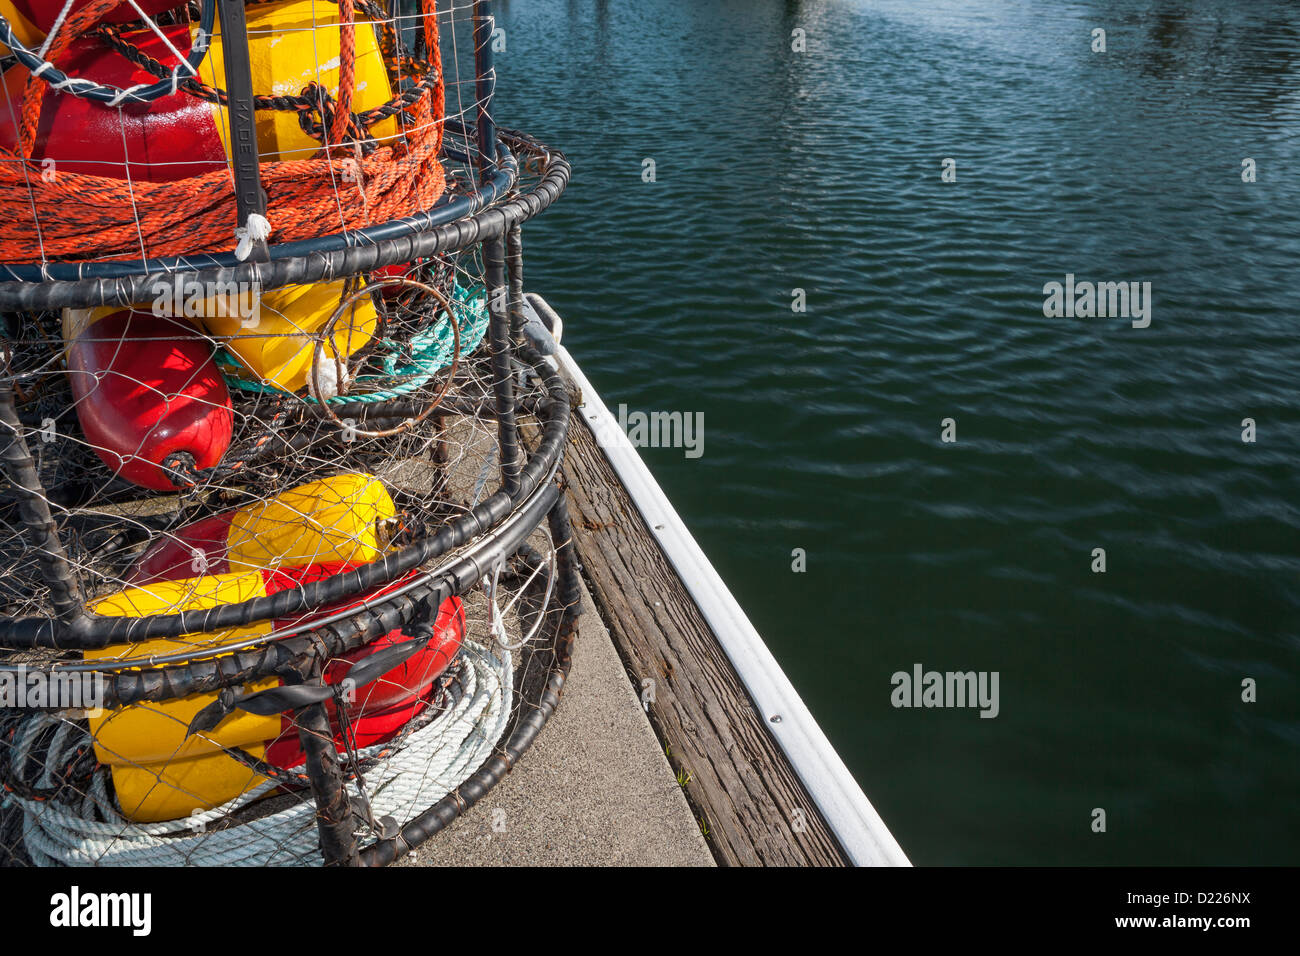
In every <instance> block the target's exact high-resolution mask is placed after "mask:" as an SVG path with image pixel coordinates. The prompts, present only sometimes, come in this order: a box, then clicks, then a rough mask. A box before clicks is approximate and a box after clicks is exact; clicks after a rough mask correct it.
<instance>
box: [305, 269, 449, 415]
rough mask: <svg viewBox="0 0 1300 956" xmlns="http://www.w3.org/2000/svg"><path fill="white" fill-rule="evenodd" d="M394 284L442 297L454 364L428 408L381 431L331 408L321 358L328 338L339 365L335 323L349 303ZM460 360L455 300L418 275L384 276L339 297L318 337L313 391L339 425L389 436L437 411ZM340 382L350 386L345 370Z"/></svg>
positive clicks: (312, 376) (439, 301)
mask: <svg viewBox="0 0 1300 956" xmlns="http://www.w3.org/2000/svg"><path fill="white" fill-rule="evenodd" d="M394 285H401V286H411V287H412V288H415V289H418V290H420V291H421V292H426V293H428V294H429V295H431V296H433V297H434V298H435V299H437V300H438V303H439V304H440V305H441V306H442V310H443V311H444V312H445V313H446V314H447V321H448V322H450V323H451V334H452V353H451V365H450V366H449V367H448V369H447V380H446V381H445V382H443V384H442V388H440V389H439V390H438V394H437V395H435V396H434V397H433V401H432V402H430V403H429V405H428V407H427V408H425V410H424V411H422V412H421V413H420V414H419V415H417V416H415V417H414V418H408V419H406V420H405V421H404V422H401V423H400V424H398V425H395V426H393V427H392V428H385V429H382V430H380V431H368V430H366V429H363V428H357V427H356V426H355V425H347V424H345V423H344V422H343V420H342V419H340V418H339V417H338V415H336V414H335V413H334V410H333V409H332V408H330V405H329V402H328V400H326V399H322V398H321V397H320V379H319V377H318V376H319V375H320V361H321V358H322V357H323V355H324V348H325V343H326V342H328V343H329V344H330V347H331V350H332V351H333V353H334V361H335V363H336V365H337V363H338V362H340V356H339V352H338V346H337V345H335V343H334V325H335V323H336V322H338V320H339V319H340V318H342V316H343V313H344V312H346V311H347V309H348V307H349V306H351V305H352V303H354V302H356V301H357V300H358V299H360V298H361V297H362V296H368V295H370V293H372V292H374V291H375V290H377V289H382V288H385V287H388V286H394ZM459 363H460V323H459V322H457V321H456V312H455V310H454V309H453V308H452V305H451V303H450V302H448V301H447V297H446V296H444V295H443V294H442V293H441V292H439V291H438V290H437V289H435V288H433V286H430V285H426V284H425V283H423V282H419V281H417V280H415V279H408V278H406V277H405V276H390V277H388V278H385V279H380V280H379V281H378V282H369V283H366V284H365V285H363V286H361V288H359V289H357V290H356V291H355V292H353V293H352V294H350V295H345V296H344V297H343V298H342V299H341V300H340V301H339V304H338V306H337V308H335V309H334V313H333V314H332V315H331V316H330V317H329V319H328V320H326V322H325V325H324V327H323V329H322V332H321V337H320V338H319V339H317V341H316V347H315V348H314V349H313V350H312V363H311V385H312V391H313V392H314V393H315V395H316V401H317V403H318V404H319V407H320V408H322V409H323V410H324V411H325V415H326V417H328V418H329V419H330V420H332V421H333V422H334V424H335V425H338V426H339V428H341V429H343V430H345V431H350V432H351V433H352V434H354V435H361V436H362V437H364V438H388V437H390V436H392V435H400V434H401V433H402V432H404V431H406V430H407V429H409V428H414V427H415V426H416V425H418V424H420V422H422V421H424V420H425V419H426V418H428V417H429V416H430V415H431V414H433V410H434V409H435V408H437V407H438V406H439V405H441V404H442V400H443V399H444V398H445V397H446V395H447V390H448V389H450V388H451V383H452V380H453V379H455V377H456V368H457V366H458V364H459ZM340 372H341V369H340ZM338 382H339V387H340V389H342V388H346V382H344V380H343V375H342V374H339V376H338ZM341 394H343V393H342V392H340V395H341Z"/></svg>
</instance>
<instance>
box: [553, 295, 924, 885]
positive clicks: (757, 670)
mask: <svg viewBox="0 0 1300 956" xmlns="http://www.w3.org/2000/svg"><path fill="white" fill-rule="evenodd" d="M539 298H540V297H539ZM554 358H556V359H557V360H558V364H559V367H560V369H561V370H562V371H563V372H564V374H565V375H567V376H569V378H570V379H572V380H573V382H574V384H575V385H577V386H578V388H580V389H581V390H582V401H581V403H580V404H579V405H578V407H577V409H576V411H577V413H578V414H579V415H581V416H582V418H583V419H584V420H585V421H586V422H587V424H588V425H589V426H591V430H592V432H593V434H594V435H595V436H596V441H597V442H598V443H599V445H600V446H601V448H602V449H603V450H604V452H605V457H606V458H607V459H608V461H609V463H610V466H611V467H612V468H613V469H614V471H615V472H616V473H617V474H618V476H619V478H620V479H621V480H622V482H623V485H624V487H625V488H627V493H628V495H629V496H630V497H631V499H632V501H633V503H634V504H635V505H636V507H637V510H639V511H640V512H641V516H642V517H643V518H644V519H645V521H646V524H647V525H648V526H649V528H650V529H651V530H650V533H651V534H653V535H654V536H655V537H656V538H657V539H658V541H659V546H660V547H661V548H662V549H663V552H664V554H665V555H667V557H668V560H669V561H670V562H672V565H673V567H674V568H676V570H677V574H678V575H679V576H680V577H681V579H682V583H684V584H685V585H686V589H687V591H689V592H690V594H691V597H692V598H694V599H695V603H696V605H697V606H698V607H699V609H700V613H701V614H703V615H704V619H705V621H707V622H708V624H709V627H710V628H711V629H712V630H713V633H714V635H715V636H716V637H717V639H718V643H719V644H720V645H721V646H722V649H723V651H724V652H725V653H726V655H727V657H728V658H729V659H730V661H731V665H732V666H733V667H734V668H735V669H736V673H737V674H738V675H739V676H740V680H741V682H742V683H743V684H744V685H745V689H746V690H747V691H749V695H750V697H752V698H753V700H754V703H755V704H756V705H757V707H758V711H759V714H760V715H761V717H762V718H763V722H764V724H765V725H766V726H767V729H768V730H769V731H770V732H771V734H772V736H773V737H774V738H775V739H776V742H777V744H778V745H779V746H780V747H781V750H782V751H784V753H785V755H786V758H787V759H788V760H789V761H790V764H791V766H792V767H793V768H794V771H795V773H796V774H798V776H799V779H800V780H801V781H802V782H803V785H804V786H805V787H806V788H807V790H808V793H809V794H810V795H811V796H812V798H813V802H814V803H816V804H817V809H818V810H819V811H820V812H821V815H822V817H823V819H825V820H826V823H827V824H828V825H829V826H830V828H831V831H832V832H833V833H834V834H835V837H836V839H838V840H839V842H840V845H841V846H843V847H844V850H845V852H846V853H847V854H848V856H849V859H850V860H851V861H852V862H853V863H854V864H855V865H858V866H911V863H910V861H909V860H908V859H907V856H906V854H904V853H903V848H902V847H900V846H899V845H898V841H897V840H895V839H894V835H893V834H892V833H890V832H889V828H888V827H887V826H886V825H885V821H884V820H882V819H881V818H880V814H879V813H877V812H876V808H875V807H873V806H872V805H871V801H869V800H868V799H867V795H866V794H865V793H863V792H862V788H861V787H860V786H858V783H857V781H856V780H854V779H853V775H852V774H851V773H849V769H848V767H846V766H844V761H843V760H841V759H840V756H839V754H837V753H836V752H835V748H833V747H832V746H831V743H830V741H829V740H827V739H826V735H825V734H824V733H822V729H821V728H820V727H819V726H817V721H816V720H814V719H813V715H812V713H811V712H809V710H808V708H807V706H806V705H805V704H804V702H803V700H802V699H801V698H800V697H799V693H798V691H796V690H795V689H794V686H793V685H792V684H791V683H790V679H789V678H788V677H786V676H785V672H784V671H782V670H781V665H780V664H778V663H777V662H776V658H775V657H773V656H772V652H771V651H770V650H768V648H767V645H766V644H764V643H763V639H762V638H761V637H760V636H759V634H758V631H756V630H755V629H754V625H753V624H751V623H750V622H749V618H748V617H746V616H745V612H744V610H742V609H741V607H740V605H739V604H737V603H736V599H735V598H734V597H732V595H731V592H730V591H729V590H727V585H726V584H725V583H723V580H722V578H721V577H720V576H719V575H718V572H717V571H716V570H715V569H714V567H713V565H712V564H711V563H710V562H709V559H708V558H707V557H705V554H704V552H703V551H702V550H700V546H699V545H698V544H696V542H695V538H693V537H692V536H691V533H690V531H689V530H687V528H686V525H685V524H684V523H683V522H682V519H681V517H680V516H679V515H678V514H677V511H676V509H674V508H673V506H672V503H671V502H670V501H669V500H668V498H667V496H665V495H664V493H663V489H661V488H660V487H659V483H658V482H656V481H655V479H654V476H653V475H652V474H650V469H649V468H647V467H646V464H645V462H644V461H642V460H641V456H640V455H639V454H638V453H637V450H636V448H635V447H633V445H632V443H631V441H630V440H629V439H628V437H627V435H626V434H624V432H623V430H622V429H621V428H619V426H618V421H617V420H616V419H615V418H614V416H613V415H612V414H611V413H610V411H609V409H608V408H607V407H606V406H605V403H604V402H603V401H602V400H601V398H600V395H599V394H598V393H597V391H596V389H595V388H594V387H593V386H592V384H591V382H590V381H589V380H588V379H587V376H586V375H584V374H583V373H582V369H580V368H579V367H578V365H577V363H576V362H574V360H573V356H571V355H570V354H569V351H568V349H566V348H564V346H558V347H557V348H556V351H555V354H554ZM773 717H777V718H779V720H777V721H773V719H772V718H773ZM785 809H786V810H787V811H788V812H792V811H793V810H794V809H795V808H793V807H791V808H785Z"/></svg>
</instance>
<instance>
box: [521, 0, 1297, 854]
mask: <svg viewBox="0 0 1300 956" xmlns="http://www.w3.org/2000/svg"><path fill="white" fill-rule="evenodd" d="M500 8H501V9H500V16H499V23H500V25H501V26H502V27H504V28H505V30H506V36H507V51H506V52H505V53H503V54H501V55H500V57H499V72H500V77H501V86H500V91H499V109H498V116H499V118H500V120H501V122H503V123H505V124H507V125H518V126H522V127H526V128H527V129H528V130H530V131H531V132H533V133H535V134H536V135H538V136H539V137H541V138H543V139H544V140H545V141H546V142H548V143H551V144H553V145H555V146H557V147H559V148H561V149H563V150H565V151H566V152H567V154H568V155H569V157H570V158H571V159H572V161H573V163H574V166H575V168H576V178H575V180H574V182H573V185H572V186H571V188H570V189H569V192H568V193H567V195H566V196H565V197H564V199H563V200H562V201H561V202H560V203H559V205H557V206H556V207H555V208H554V209H553V210H552V211H551V212H549V213H548V214H547V215H546V216H545V217H544V218H543V219H542V220H541V221H539V222H538V223H537V224H535V225H534V226H532V227H531V228H530V229H529V230H528V232H527V233H526V242H527V249H528V255H529V263H530V264H529V271H528V280H529V285H530V287H531V288H533V289H536V290H538V291H541V292H542V293H544V294H545V295H546V296H547V297H548V299H549V300H550V301H551V302H552V304H554V305H555V307H556V308H557V309H558V310H559V311H560V312H561V314H563V315H564V317H565V319H566V344H567V345H568V347H569V349H570V350H571V351H572V352H573V354H574V355H575V357H577V359H578V360H579V361H580V362H581V363H582V365H583V367H584V369H585V370H586V371H587V373H588V374H589V375H590V376H591V378H592V379H593V380H594V382H595V383H596V385H597V387H598V388H599V389H600V391H601V393H602V395H603V397H604V398H605V400H606V402H608V403H609V404H610V405H611V407H617V405H618V404H619V403H626V404H627V406H628V407H629V408H631V409H634V410H637V409H639V410H645V411H654V410H664V411H668V410H680V411H687V412H702V413H703V414H704V423H705V444H704V454H703V456H702V457H700V458H698V459H687V458H686V457H684V455H683V452H682V451H681V450H672V449H646V450H645V451H644V455H645V457H646V458H647V460H648V461H649V463H650V466H651V468H652V469H653V470H654V472H655V474H656V476H657V477H658V478H659V480H660V482H661V483H662V484H663V486H664V488H665V490H666V491H667V493H668V495H669V497H670V498H671V499H672V500H673V501H674V503H675V504H676V506H677V507H678V509H679V510H680V512H681V513H682V515H683V517H684V518H685V520H686V521H687V523H688V524H689V526H690V527H691V529H692V531H693V532H694V533H695V535H696V536H697V538H698V539H699V541H700V543H701V545H702V546H703V547H704V549H705V551H706V552H707V553H708V555H709V556H710V558H711V559H712V560H713V562H714V563H715V565H716V566H717V568H718V570H719V571H720V572H721V574H722V576H723V578H724V579H725V580H726V581H727V582H728V583H729V585H730V586H731V588H732V590H733V591H734V593H735V594H736V596H737V598H738V599H739V600H740V603H741V604H742V605H743V606H744V607H745V609H746V610H747V611H748V613H749V615H750V617H751V618H752V619H753V621H754V623H755V625H756V626H757V627H758V629H759V631H760V632H761V633H762V634H763V635H764V637H765V639H766V641H767V643H768V644H769V645H770V646H771V648H772V650H773V651H774V653H775V654H776V655H777V657H778V658H779V659H780V661H781V663H782V664H783V666H784V667H785V669H786V671H787V672H788V674H789V675H790V677H791V679H792V680H793V682H794V683H795V685H796V686H797V687H798V688H799V690H800V691H801V693H802V694H803V696H804V698H805V699H806V700H807V702H808V704H809V706H810V707H811V708H812V710H813V712H814V714H815V715H816V716H817V718H818V720H819V721H820V722H821V724H822V726H823V727H824V728H825V730H826V732H827V734H828V735H829V736H830V738H831V740H832V741H833V743H834V744H835V746H836V747H837V748H838V750H839V752H840V753H841V754H842V755H843V757H844V759H845V761H846V762H847V763H848V764H849V766H850V768H851V769H852V770H853V772H854V773H855V775H856V776H857V777H858V779H859V781H860V782H861V783H862V785H863V788H864V789H865V790H866V792H867V794H868V796H869V797H870V798H871V800H872V801H873V802H874V804H875V805H876V807H877V808H878V809H879V810H880V812H881V814H882V815H883V816H884V818H885V820H886V822H887V823H888V824H889V825H890V826H891V828H892V829H893V830H894V832H895V834H896V835H897V837H898V839H899V841H900V842H901V843H902V845H903V847H904V849H905V850H906V851H907V852H908V854H909V855H910V856H911V858H912V859H913V861H915V862H917V863H1038V864H1052V863H1133V864H1138V863H1144V864H1146V863H1149V864H1162V863H1193V864H1195V863H1207V864H1208V863H1216V864H1240V863H1292V864H1294V863H1300V814H1298V813H1297V810H1296V806H1297V800H1298V798H1300V680H1298V678H1297V660H1298V658H1300V587H1298V585H1300V538H1298V536H1297V532H1298V531H1300V497H1298V495H1297V492H1300V480H1298V475H1300V401H1298V399H1300V328H1298V327H1297V321H1298V316H1300V289H1298V283H1300V126H1298V125H1297V124H1298V123H1300V5H1297V4H1294V3H1288V2H1282V0H1278V2H1262V0H1261V2H1251V0H1236V2H1233V0H1223V2H1215V0H1205V2H1173V0H1167V2H1160V0H1119V2H1109V3H1108V2H1097V3H1061V2H1051V0H1019V2H1013V0H1006V2H1001V0H986V2H969V3H967V2H956V0H951V2H949V0H935V2H924V0H915V2H907V0H897V2H880V3H873V2H866V0H838V2H836V0H808V2H795V0H789V2H777V0H635V2H633V0H625V2H617V0H611V2H599V0H570V2H562V0H526V2H523V0H515V2H508V3H506V2H503V3H501V4H500ZM796 27H798V28H801V29H803V30H805V31H806V37H807V51H806V52H804V53H794V52H792V51H791V31H792V30H794V29H795V28H796ZM1094 27H1101V28H1103V29H1105V30H1106V32H1107V51H1106V52H1104V53H1093V52H1092V51H1091V49H1090V32H1091V30H1092V29H1093V28H1094ZM647 157H649V158H653V159H654V160H655V164H656V175H657V182H654V183H645V182H643V181H642V161H643V159H645V158H647ZM945 157H953V158H955V159H956V160H957V164H958V165H957V182H955V183H945V182H943V181H942V180H941V176H940V173H941V162H942V160H943V159H944V158H945ZM1246 157H1250V158H1253V159H1254V160H1255V161H1256V163H1257V167H1258V181H1257V182H1255V183H1252V184H1247V183H1243V182H1242V178H1241V169H1242V167H1241V162H1242V159H1243V158H1246ZM1066 273H1073V274H1074V275H1076V276H1077V277H1078V278H1079V279H1080V280H1084V279H1087V280H1091V281H1127V280H1135V281H1146V282H1150V283H1151V284H1152V298H1153V307H1152V312H1151V324H1150V327H1149V328H1145V329H1136V328H1133V327H1132V326H1131V324H1130V322H1128V321H1126V320H1123V319H1115V318H1107V319H1099V318H1064V317H1062V318H1046V317H1044V314H1043V299H1044V295H1043V285H1044V283H1046V282H1050V281H1053V280H1054V281H1058V282H1059V281H1063V280H1064V277H1065V274H1066ZM796 287H797V288H802V289H804V290H806V294H807V305H808V309H807V312H806V313H804V314H794V313H792V311H791V308H790V303H791V290H792V289H794V288H796ZM949 417H951V418H953V419H955V420H956V423H957V439H958V440H957V441H956V442H955V443H952V444H945V443H943V442H941V441H940V428H941V426H940V422H941V420H942V419H944V418H949ZM1248 417H1249V418H1253V419H1254V420H1255V421H1256V423H1257V429H1258V440H1257V441H1256V442H1255V443H1253V444H1248V443H1243V441H1242V426H1241V422H1242V419H1243V418H1248ZM1097 547H1102V548H1105V550H1106V555H1107V571H1106V573H1104V574H1095V573H1093V572H1092V571H1091V570H1090V566H1091V564H1092V550H1093V549H1094V548H1097ZM795 548H803V549H806V552H807V571H806V572H805V573H794V572H792V570H791V552H792V549H795ZM918 662H919V663H921V664H923V665H924V666H925V667H926V668H927V669H936V670H940V671H949V670H982V671H997V672H999V675H1000V707H1001V712H1000V714H999V716H998V717H997V718H996V719H980V718H979V717H978V716H977V713H976V712H975V711H973V710H959V709H895V708H893V707H892V706H891V705H890V692H891V690H892V688H891V684H890V677H891V675H892V674H893V673H894V672H895V671H899V670H909V671H910V669H911V667H912V665H913V664H914V663H918ZM1244 678H1253V679H1254V680H1256V681H1257V682H1258V701H1257V702H1255V703H1245V702H1243V701H1242V699H1241V694H1242V680H1243V679H1244ZM1097 807H1100V808H1104V809H1105V810H1106V813H1107V828H1106V832H1105V833H1094V832H1092V830H1091V828H1090V824H1091V822H1092V810H1093V808H1097Z"/></svg>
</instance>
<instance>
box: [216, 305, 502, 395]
mask: <svg viewBox="0 0 1300 956" xmlns="http://www.w3.org/2000/svg"><path fill="white" fill-rule="evenodd" d="M451 308H452V312H453V313H454V314H455V318H456V325H457V327H458V328H459V329H460V357H461V358H462V359H463V358H465V356H467V355H469V354H470V353H472V352H473V351H474V350H475V349H476V348H478V346H479V344H480V343H481V342H482V341H483V336H484V334H485V333H486V332H487V326H488V310H487V290H486V289H485V288H484V287H483V286H482V285H474V286H472V287H470V288H468V289H467V288H465V287H464V286H462V285H460V283H456V286H455V288H454V290H453V292H452V297H451ZM376 345H378V346H379V347H380V348H382V349H386V350H387V354H385V355H384V357H383V360H382V363H381V364H382V367H383V373H382V374H380V375H359V376H357V378H356V380H355V381H354V382H353V383H352V386H351V387H352V388H353V389H356V391H350V392H349V393H348V394H347V395H335V396H333V397H332V398H327V399H326V400H325V401H326V403H327V404H331V405H341V404H345V403H349V402H387V401H392V400H393V399H395V398H399V397H401V396H403V395H408V394H410V393H411V392H413V391H415V390H416V389H418V388H420V387H421V386H423V385H425V384H427V383H428V381H429V380H430V379H431V378H433V376H434V374H435V373H437V372H438V370H439V369H443V368H446V367H447V366H448V365H450V364H451V357H452V351H453V349H454V348H455V336H454V334H453V333H452V328H451V323H450V322H448V321H447V318H446V316H445V315H444V316H442V317H441V318H440V319H439V320H437V321H435V322H434V324H433V325H431V326H429V328H427V329H425V330H423V331H421V332H417V333H416V334H415V335H413V336H411V340H410V343H409V344H408V345H403V344H402V343H400V342H395V341H393V340H392V339H379V340H378V341H377V342H376ZM218 361H219V362H221V363H222V365H223V371H224V372H225V376H226V383H227V384H229V385H231V386H233V387H235V388H238V389H242V390H243V391H245V392H258V393H265V392H275V393H279V394H290V393H287V392H284V391H283V390H282V389H279V388H276V387H275V386H274V385H269V384H264V383H262V382H255V381H253V380H251V379H247V378H244V377H243V375H242V374H240V373H241V372H242V371H245V369H243V367H242V366H240V365H239V364H238V363H237V361H236V360H235V359H234V358H233V357H232V356H229V355H227V354H225V353H222V354H221V355H219V356H218ZM383 383H394V384H389V385H387V387H377V386H381V385H382V384H383ZM367 387H375V389H374V391H367V390H366V389H367ZM296 397H297V398H300V399H302V401H304V402H309V403H311V404H313V405H315V404H318V403H319V401H320V400H319V399H317V398H316V397H315V396H313V395H309V394H303V395H297V396H296Z"/></svg>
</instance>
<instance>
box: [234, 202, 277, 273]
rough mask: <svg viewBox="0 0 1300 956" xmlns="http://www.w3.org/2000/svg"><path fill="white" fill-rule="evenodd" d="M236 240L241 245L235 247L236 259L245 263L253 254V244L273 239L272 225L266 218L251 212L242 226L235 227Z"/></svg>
mask: <svg viewBox="0 0 1300 956" xmlns="http://www.w3.org/2000/svg"><path fill="white" fill-rule="evenodd" d="M235 238H236V239H238V240H239V245H237V246H235V258H236V259H238V260H239V261H240V262H243V261H244V260H245V259H247V258H248V257H249V255H251V254H252V252H253V243H255V242H265V241H266V240H267V239H269V238H271V223H270V222H268V221H267V218H266V217H265V216H261V215H258V214H257V213H255V212H251V213H249V214H248V219H247V220H246V221H245V222H244V224H243V225H242V226H236V227H235Z"/></svg>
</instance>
